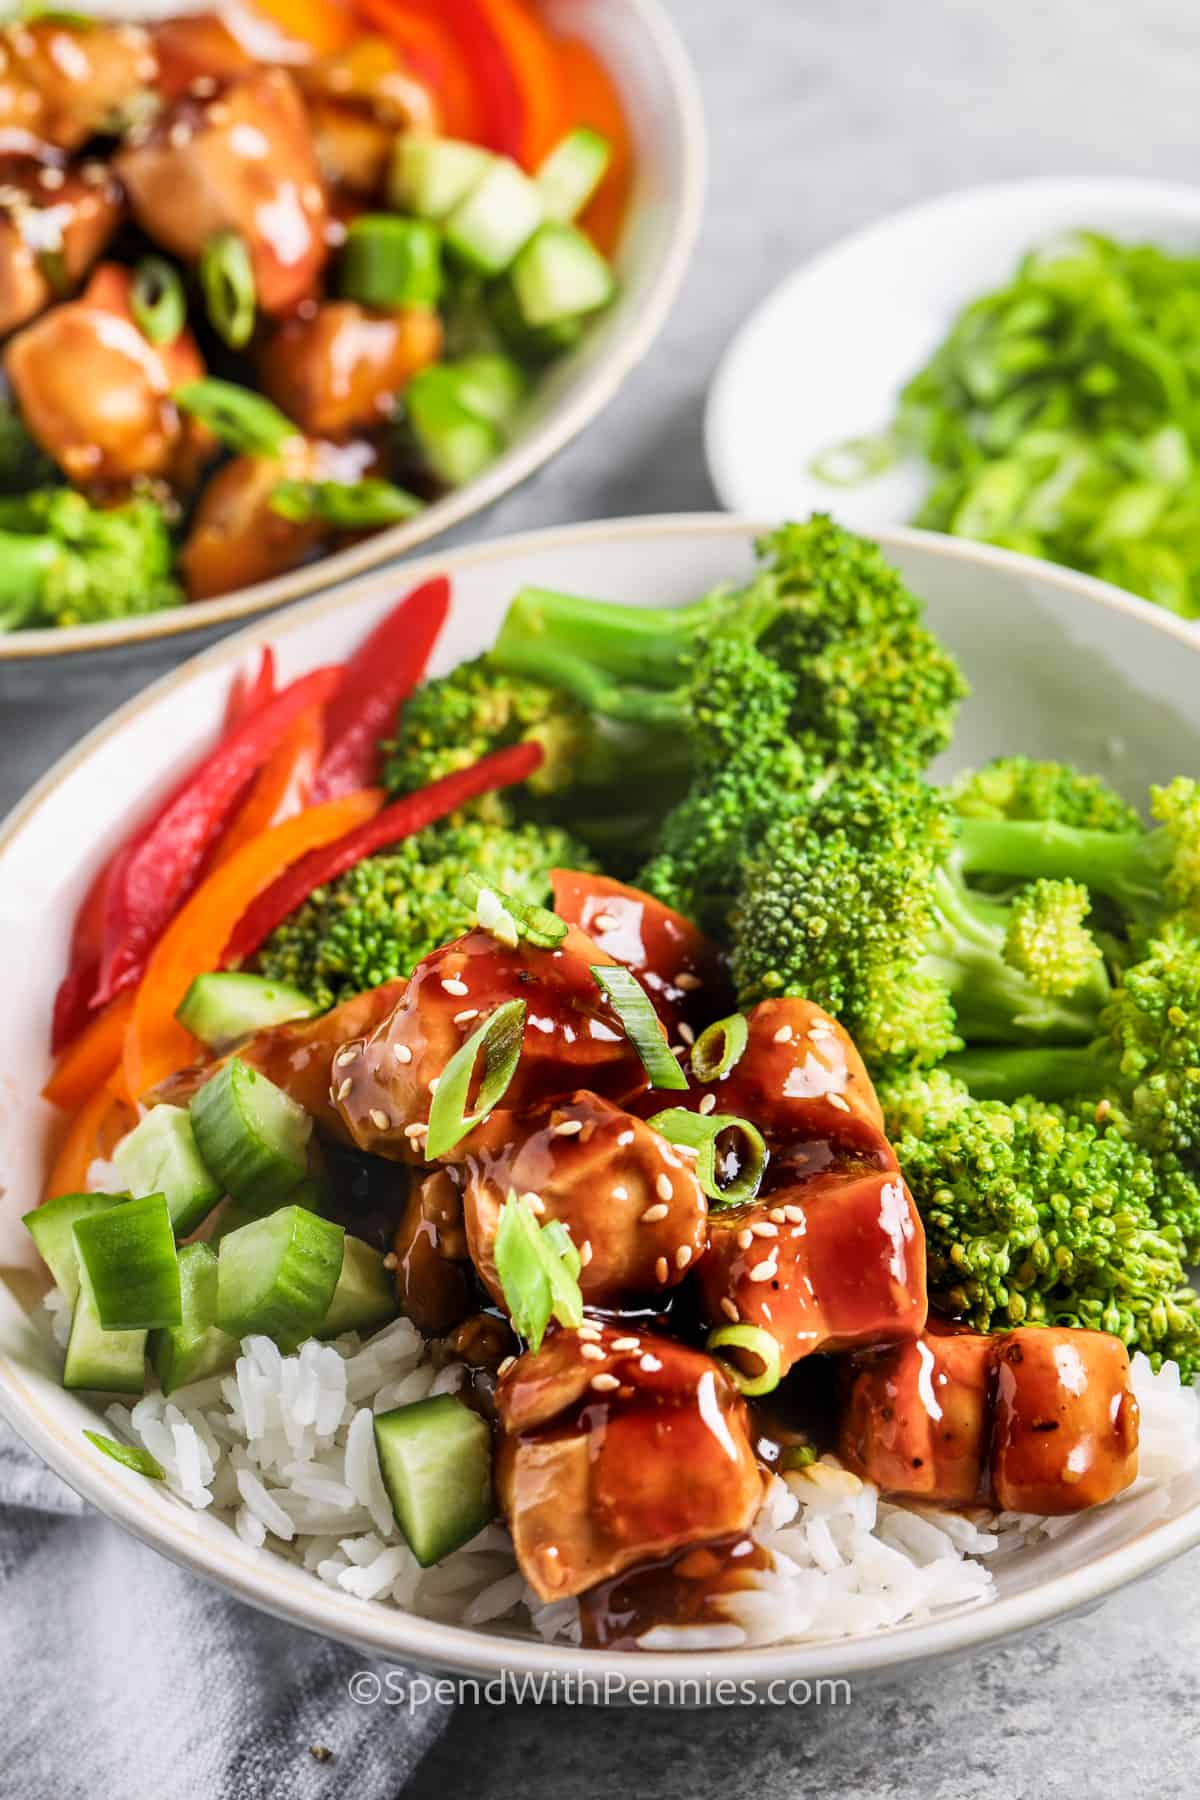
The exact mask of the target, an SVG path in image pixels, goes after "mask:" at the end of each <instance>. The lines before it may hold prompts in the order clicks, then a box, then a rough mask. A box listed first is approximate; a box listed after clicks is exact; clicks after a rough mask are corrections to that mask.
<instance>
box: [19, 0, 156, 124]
mask: <svg viewBox="0 0 1200 1800" xmlns="http://www.w3.org/2000/svg"><path fill="white" fill-rule="evenodd" d="M157 73H158V63H157V59H156V57H155V54H154V46H153V42H152V40H151V37H150V34H149V32H147V31H146V30H145V29H144V28H143V27H142V26H140V25H104V24H99V23H97V24H78V25H77V24H74V23H72V22H71V21H70V20H69V19H68V18H66V17H65V16H64V17H63V18H54V17H49V18H45V19H40V20H32V21H30V22H29V23H28V24H19V23H18V24H13V25H7V26H5V28H4V29H3V31H0V131H4V132H18V133H21V134H24V135H25V136H27V137H28V138H30V139H34V140H38V141H40V142H41V143H43V144H53V145H55V146H56V147H57V148H58V149H60V150H77V149H78V148H79V146H80V145H81V144H83V143H86V141H87V139H88V138H90V137H92V136H94V135H95V133H96V132H98V131H101V130H104V129H105V128H107V127H109V126H111V124H112V123H113V122H114V120H115V119H116V118H118V117H119V116H120V115H121V113H122V112H123V110H124V109H125V108H126V107H127V106H128V104H129V101H130V99H131V98H132V97H133V96H134V95H136V94H138V93H139V92H144V91H145V90H147V89H148V88H150V87H151V86H152V85H153V83H154V80H155V77H156V75H157Z"/></svg>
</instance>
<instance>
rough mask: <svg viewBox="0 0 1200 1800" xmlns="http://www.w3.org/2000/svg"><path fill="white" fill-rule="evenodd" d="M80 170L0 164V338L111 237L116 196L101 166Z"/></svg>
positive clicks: (70, 282)
mask: <svg viewBox="0 0 1200 1800" xmlns="http://www.w3.org/2000/svg"><path fill="white" fill-rule="evenodd" d="M87 170H88V172H87V174H86V175H84V174H83V173H82V172H81V171H80V170H77V169H70V168H68V169H63V168H60V167H58V165H57V164H55V163H50V162H39V161H38V160H37V159H35V158H33V157H20V158H17V157H12V158H7V157H6V158H4V159H3V160H0V337H3V336H6V335H7V333H8V332H10V331H15V330H16V328H17V326H18V325H24V324H25V323H26V321H27V320H29V319H32V318H36V316H37V314H38V313H40V312H41V311H42V310H43V309H44V308H45V307H47V306H49V305H50V304H51V302H52V301H53V300H56V299H58V298H61V296H62V295H63V293H64V292H66V291H69V290H70V289H71V288H73V287H74V286H75V284H76V283H77V282H78V281H79V280H80V279H81V278H82V277H83V276H84V275H85V274H86V273H87V271H88V270H89V269H90V268H91V266H92V264H93V263H94V262H95V260H96V258H97V257H98V256H99V255H100V254H101V252H102V251H103V249H104V246H105V245H106V244H107V243H108V240H109V239H110V238H111V236H112V234H113V232H114V231H115V230H116V228H117V225H118V222H119V220H120V217H121V194H120V189H119V188H118V187H117V184H116V182H115V181H114V180H113V179H112V177H111V176H110V175H109V173H108V171H107V170H106V169H105V168H104V166H103V164H101V163H89V164H88V165H87Z"/></svg>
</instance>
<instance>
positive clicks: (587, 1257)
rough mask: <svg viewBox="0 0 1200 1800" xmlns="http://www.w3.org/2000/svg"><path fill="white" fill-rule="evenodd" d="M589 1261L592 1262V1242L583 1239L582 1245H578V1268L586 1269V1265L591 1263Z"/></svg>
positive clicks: (588, 1239) (589, 1239)
mask: <svg viewBox="0 0 1200 1800" xmlns="http://www.w3.org/2000/svg"><path fill="white" fill-rule="evenodd" d="M591 1260H592V1240H591V1238H584V1240H583V1242H582V1244H580V1246H579V1266H580V1268H581V1269H586V1268H587V1266H588V1264H589V1263H590V1262H591Z"/></svg>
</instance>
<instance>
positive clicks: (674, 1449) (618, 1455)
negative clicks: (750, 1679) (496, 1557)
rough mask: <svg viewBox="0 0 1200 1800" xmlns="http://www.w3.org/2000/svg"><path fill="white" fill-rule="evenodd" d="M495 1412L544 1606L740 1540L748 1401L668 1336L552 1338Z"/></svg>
mask: <svg viewBox="0 0 1200 1800" xmlns="http://www.w3.org/2000/svg"><path fill="white" fill-rule="evenodd" d="M496 1403H497V1410H498V1413H499V1417H500V1423H501V1426H502V1435H501V1439H500V1444H499V1449H498V1453H497V1460H496V1488H497V1493H498V1496H499V1500H500V1506H501V1509H502V1511H503V1513H504V1515H505V1517H506V1519H507V1521H508V1526H509V1529H510V1531H511V1532H512V1536H513V1544H514V1547H515V1549H516V1553H517V1561H518V1562H519V1563H520V1565H521V1570H522V1572H523V1574H524V1575H525V1578H526V1580H527V1581H528V1582H529V1583H530V1585H531V1586H532V1587H533V1588H534V1589H536V1591H537V1593H538V1594H539V1595H540V1596H541V1597H542V1599H543V1600H559V1599H563V1598H565V1597H566V1596H567V1595H569V1594H578V1593H581V1592H583V1590H584V1589H585V1588H589V1587H592V1586H593V1585H594V1584H595V1583H596V1582H598V1581H603V1580H605V1579H607V1578H608V1577H610V1576H612V1575H615V1574H617V1573H619V1572H620V1571H621V1570H622V1569H627V1568H630V1567H632V1566H633V1565H635V1564H637V1563H643V1562H648V1561H650V1560H651V1559H653V1558H655V1557H661V1556H668V1555H670V1554H671V1552H672V1551H674V1550H677V1549H679V1548H681V1547H682V1546H683V1545H685V1544H694V1543H702V1542H704V1541H705V1540H706V1539H711V1538H718V1537H723V1536H725V1535H727V1534H729V1533H733V1532H739V1531H744V1530H745V1529H746V1528H747V1526H748V1525H749V1524H750V1522H751V1520H752V1519H753V1517H754V1515H755V1513H756V1511H757V1510H758V1505H759V1501H760V1499H761V1496H762V1477H761V1476H760V1474H759V1470H758V1466H757V1464H756V1462H755V1459H754V1452H753V1450H752V1449H751V1447H750V1438H749V1432H748V1426H747V1418H746V1409H745V1404H744V1402H743V1401H742V1399H741V1397H740V1395H738V1394H737V1393H736V1392H735V1390H734V1388H733V1386H732V1384H731V1383H730V1381H729V1379H728V1377H727V1376H726V1375H725V1374H724V1372H723V1371H722V1370H721V1369H720V1368H719V1367H718V1366H717V1364H716V1363H715V1362H713V1360H712V1358H711V1357H708V1356H705V1355H704V1354H703V1353H702V1352H700V1351H698V1350H691V1349H688V1348H687V1347H686V1346H685V1345H683V1344H679V1343H676V1342H674V1341H673V1340H672V1339H670V1338H662V1337H657V1336H655V1335H653V1334H652V1333H650V1332H644V1331H635V1330H626V1329H622V1328H618V1327H601V1326H599V1325H585V1326H584V1327H583V1328H582V1331H581V1332H574V1331H555V1332H554V1333H553V1334H552V1335H551V1336H550V1337H548V1338H547V1339H546V1341H545V1342H544V1343H543V1345H542V1347H541V1349H540V1350H538V1351H536V1352H532V1351H531V1352H527V1353H526V1354H525V1355H524V1356H522V1357H519V1358H518V1360H517V1361H516V1362H515V1363H514V1364H513V1365H512V1366H511V1367H510V1368H509V1369H508V1370H507V1372H506V1373H505V1374H503V1375H502V1376H501V1378H500V1382H499V1385H498V1387H497V1390H496Z"/></svg>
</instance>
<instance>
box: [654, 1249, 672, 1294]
mask: <svg viewBox="0 0 1200 1800" xmlns="http://www.w3.org/2000/svg"><path fill="white" fill-rule="evenodd" d="M670 1273H671V1270H670V1268H669V1266H668V1263H667V1259H666V1257H665V1256H660V1257H659V1259H658V1261H657V1262H656V1263H655V1265H654V1279H655V1281H657V1283H658V1285H659V1286H660V1287H662V1286H664V1285H665V1283H666V1280H667V1277H668V1276H669V1275H670Z"/></svg>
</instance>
